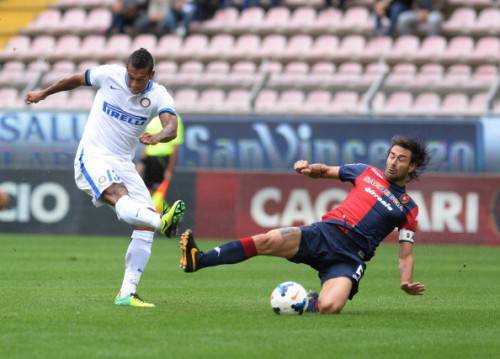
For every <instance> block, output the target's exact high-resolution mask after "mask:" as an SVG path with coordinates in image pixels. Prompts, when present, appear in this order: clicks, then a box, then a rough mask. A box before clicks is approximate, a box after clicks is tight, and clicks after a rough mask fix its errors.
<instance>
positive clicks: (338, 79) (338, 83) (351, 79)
mask: <svg viewBox="0 0 500 359" xmlns="http://www.w3.org/2000/svg"><path fill="white" fill-rule="evenodd" d="M362 74H363V66H361V64H360V63H357V62H344V63H343V64H341V65H340V66H339V67H338V68H337V72H336V73H335V75H334V77H333V79H332V82H331V86H333V87H338V88H344V89H354V88H357V87H358V86H359V82H360V81H361V76H362Z"/></svg>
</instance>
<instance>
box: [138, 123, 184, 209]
mask: <svg viewBox="0 0 500 359" xmlns="http://www.w3.org/2000/svg"><path fill="white" fill-rule="evenodd" d="M161 129H162V125H161V122H160V119H159V118H158V117H155V118H154V119H153V120H152V121H151V122H150V123H149V125H148V127H146V132H149V133H157V132H160V131H161ZM183 143H184V124H183V122H182V118H181V116H180V115H177V137H176V138H175V140H173V141H170V142H166V143H158V144H157V145H154V146H145V147H144V154H143V156H142V158H141V160H140V161H139V162H138V163H137V172H139V174H140V175H141V176H142V178H143V179H144V182H145V183H146V187H147V188H148V189H149V192H150V193H151V197H152V199H153V203H154V205H155V207H156V209H157V210H159V211H161V210H162V208H163V206H164V204H165V205H166V198H167V192H168V187H169V185H170V181H171V180H172V176H173V174H174V168H175V163H176V161H177V152H178V149H179V146H180V145H182V144H183Z"/></svg>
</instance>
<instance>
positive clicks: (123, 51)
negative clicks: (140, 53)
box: [98, 34, 132, 61]
mask: <svg viewBox="0 0 500 359" xmlns="http://www.w3.org/2000/svg"><path fill="white" fill-rule="evenodd" d="M131 44H132V40H131V38H130V36H128V35H125V34H118V35H113V36H111V37H110V38H109V40H108V43H107V44H106V46H105V47H104V49H103V50H102V52H101V53H100V54H98V57H99V58H100V59H101V60H103V61H109V60H111V59H122V60H123V59H126V58H127V57H128V56H129V55H130V52H131V51H130V49H131V47H130V46H131Z"/></svg>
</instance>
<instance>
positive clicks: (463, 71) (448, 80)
mask: <svg viewBox="0 0 500 359" xmlns="http://www.w3.org/2000/svg"><path fill="white" fill-rule="evenodd" d="M471 72H472V71H471V68H470V66H468V65H461V64H455V65H451V66H450V67H449V68H448V71H446V74H445V75H444V78H443V79H442V80H441V81H440V82H439V83H438V84H437V85H436V89H437V90H441V91H442V92H449V91H453V90H454V89H457V88H464V87H465V86H466V85H467V83H468V82H469V81H470V77H471Z"/></svg>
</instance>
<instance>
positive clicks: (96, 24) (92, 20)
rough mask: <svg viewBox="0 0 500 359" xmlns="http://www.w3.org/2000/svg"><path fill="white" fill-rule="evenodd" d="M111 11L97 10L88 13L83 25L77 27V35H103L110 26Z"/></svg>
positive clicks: (105, 9)
mask: <svg viewBox="0 0 500 359" xmlns="http://www.w3.org/2000/svg"><path fill="white" fill-rule="evenodd" d="M111 18H112V14H111V10H110V9H107V8H97V9H92V10H90V11H89V13H88V15H87V19H86V21H85V23H83V24H82V25H80V26H79V28H78V30H77V32H78V34H91V33H96V34H103V33H104V32H105V31H106V30H107V29H108V28H109V27H110V26H111Z"/></svg>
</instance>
